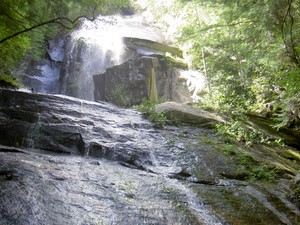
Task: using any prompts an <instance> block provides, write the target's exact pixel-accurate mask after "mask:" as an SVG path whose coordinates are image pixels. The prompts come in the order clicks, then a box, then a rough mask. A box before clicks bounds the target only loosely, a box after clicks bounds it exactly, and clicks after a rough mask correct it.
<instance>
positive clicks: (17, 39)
mask: <svg viewBox="0 0 300 225" xmlns="http://www.w3.org/2000/svg"><path fill="white" fill-rule="evenodd" d="M129 2H130V1H129V0H113V1H108V0H101V1H99V0H79V1H77V0H65V1H61V0H52V1H39V0H22V1H19V0H0V41H2V40H4V39H6V38H7V37H10V36H12V35H14V34H16V33H18V32H21V31H24V30H26V29H28V28H31V27H34V26H36V25H38V24H43V23H44V22H45V21H49V20H52V19H55V18H65V19H62V20H61V24H63V25H65V26H66V25H68V23H70V21H68V19H69V20H74V19H75V18H77V17H79V16H86V17H89V18H92V17H93V16H97V15H99V14H100V13H106V14H107V13H112V12H116V11H117V10H119V9H121V7H124V6H128V5H129ZM55 24H56V25H55ZM61 24H60V25H59V24H58V23H52V24H48V25H47V26H39V27H38V28H36V29H34V30H31V31H30V32H24V33H22V34H20V35H17V36H14V37H13V38H11V39H8V40H6V41H4V42H1V43H0V55H1V58H0V74H11V73H13V70H14V69H15V68H16V67H17V66H18V64H19V63H20V62H21V60H22V59H23V57H24V56H25V55H26V54H30V55H31V56H32V57H33V58H39V57H41V56H43V55H44V54H45V53H46V50H47V42H46V39H47V38H49V37H51V36H53V35H54V34H56V33H57V32H58V31H59V29H61V28H62V26H61ZM54 25H55V26H54Z"/></svg>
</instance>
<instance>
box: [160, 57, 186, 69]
mask: <svg viewBox="0 0 300 225" xmlns="http://www.w3.org/2000/svg"><path fill="white" fill-rule="evenodd" d="M161 61H162V62H163V63H164V64H165V66H166V67H167V68H179V69H188V65H187V64H186V62H184V61H183V59H181V58H177V57H174V56H172V55H166V56H165V57H164V58H162V59H161Z"/></svg>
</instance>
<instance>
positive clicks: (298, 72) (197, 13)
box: [149, 0, 300, 128]
mask: <svg viewBox="0 0 300 225" xmlns="http://www.w3.org/2000/svg"><path fill="white" fill-rule="evenodd" d="M149 7H152V9H153V11H154V12H155V11H156V12H157V11H158V10H155V7H157V6H156V4H155V1H151V3H150V5H149ZM159 7H160V10H159V13H158V14H157V15H156V18H155V19H156V20H161V21H164V23H165V25H166V26H165V27H166V30H167V31H169V32H171V33H170V34H171V35H172V37H173V38H174V40H175V41H177V43H178V44H180V45H181V46H182V47H183V48H185V51H186V53H187V54H189V55H190V56H192V57H190V58H191V62H190V65H191V66H192V67H194V68H195V69H197V70H200V71H202V72H203V73H204V74H206V76H207V80H208V90H207V94H206V95H205V96H202V100H201V102H200V103H199V104H200V105H201V106H204V105H206V106H209V107H212V108H215V109H217V110H219V111H220V110H221V111H223V112H226V113H228V114H230V115H231V116H232V118H233V120H237V118H239V119H240V118H242V117H245V115H246V114H247V113H250V112H251V113H254V112H255V113H259V114H263V115H265V116H269V117H272V118H274V119H275V122H274V124H275V126H276V127H278V128H281V127H291V128H293V127H294V128H295V127H299V120H300V109H299V108H300V100H299V97H300V36H299V33H300V1H298V0H274V1H269V0H244V1H238V0H229V1H221V0H190V1H180V0H174V1H166V2H165V4H160V6H159ZM161 12H164V13H161Z"/></svg>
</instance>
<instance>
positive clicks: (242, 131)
mask: <svg viewBox="0 0 300 225" xmlns="http://www.w3.org/2000/svg"><path fill="white" fill-rule="evenodd" d="M216 130H217V132H218V133H219V134H222V135H229V136H231V137H234V138H235V139H236V140H237V141H239V142H244V143H245V145H246V146H251V145H253V144H254V143H255V142H257V141H258V140H259V141H260V142H264V140H265V139H264V138H263V135H262V133H261V132H259V131H258V130H256V129H254V128H252V129H250V128H248V127H246V126H245V123H244V122H242V121H239V120H235V121H232V123H230V124H226V125H225V124H217V125H216Z"/></svg>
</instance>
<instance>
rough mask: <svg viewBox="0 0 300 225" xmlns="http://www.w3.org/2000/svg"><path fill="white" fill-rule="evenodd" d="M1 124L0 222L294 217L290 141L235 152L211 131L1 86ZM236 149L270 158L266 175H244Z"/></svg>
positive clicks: (294, 162)
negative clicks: (269, 177) (272, 171)
mask: <svg viewBox="0 0 300 225" xmlns="http://www.w3.org/2000/svg"><path fill="white" fill-rule="evenodd" d="M0 133H1V136H0V144H1V146H0V224H124V225H125V224H237V225H239V224H249V225H250V224H291V225H294V224H299V216H300V213H299V210H298V209H297V206H296V205H294V204H293V203H291V202H290V201H288V199H287V197H286V196H285V193H287V192H288V190H289V187H290V183H291V179H292V178H293V177H294V176H295V175H296V174H297V171H298V170H299V169H300V166H299V161H300V157H299V156H298V155H297V154H298V153H297V152H296V151H294V150H293V149H276V148H275V147H274V148H268V147H263V146H258V147H256V148H255V149H252V150H250V151H253V154H252V153H251V157H253V159H252V158H251V157H250V156H247V157H246V156H243V157H242V156H241V155H239V154H240V153H239V152H238V149H239V148H242V147H239V146H235V147H234V149H233V148H229V147H228V146H229V144H228V143H221V141H220V140H219V139H218V137H217V136H216V135H215V134H214V133H213V131H211V130H206V129H201V128H196V127H193V128H190V127H172V126H170V127H166V128H165V129H162V130H157V129H154V128H153V126H152V124H151V123H149V122H148V121H146V120H144V119H143V118H142V117H141V115H140V113H138V112H137V111H133V110H128V109H120V108H117V107H115V106H113V105H110V104H108V103H94V102H88V101H82V100H78V99H75V98H71V97H64V96H53V95H42V94H32V93H26V92H19V91H9V90H2V91H1V95H0ZM284 151H285V153H286V154H281V153H282V152H284ZM224 153H226V154H224ZM279 153H280V154H279ZM288 154H289V157H285V156H286V155H288ZM292 156H293V157H292ZM238 157H240V158H242V159H243V160H245V159H248V160H249V158H250V159H251V160H252V161H253V162H252V161H251V162H252V163H253V164H255V165H256V166H257V168H259V166H260V165H261V164H260V163H261V161H264V163H265V162H267V163H268V166H270V167H271V166H275V165H277V167H276V168H277V170H278V171H279V172H278V173H276V176H275V175H274V176H275V181H274V182H273V183H270V182H263V181H257V180H256V181H251V179H247V177H249V176H250V175H252V176H254V175H257V173H254V172H253V171H252V174H251V173H250V172H251V171H250V172H249V169H247V168H245V163H244V162H243V161H241V160H240V161H238V160H237V159H238ZM291 157H292V158H291ZM278 165H279V166H278ZM253 174H254V175H253Z"/></svg>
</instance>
